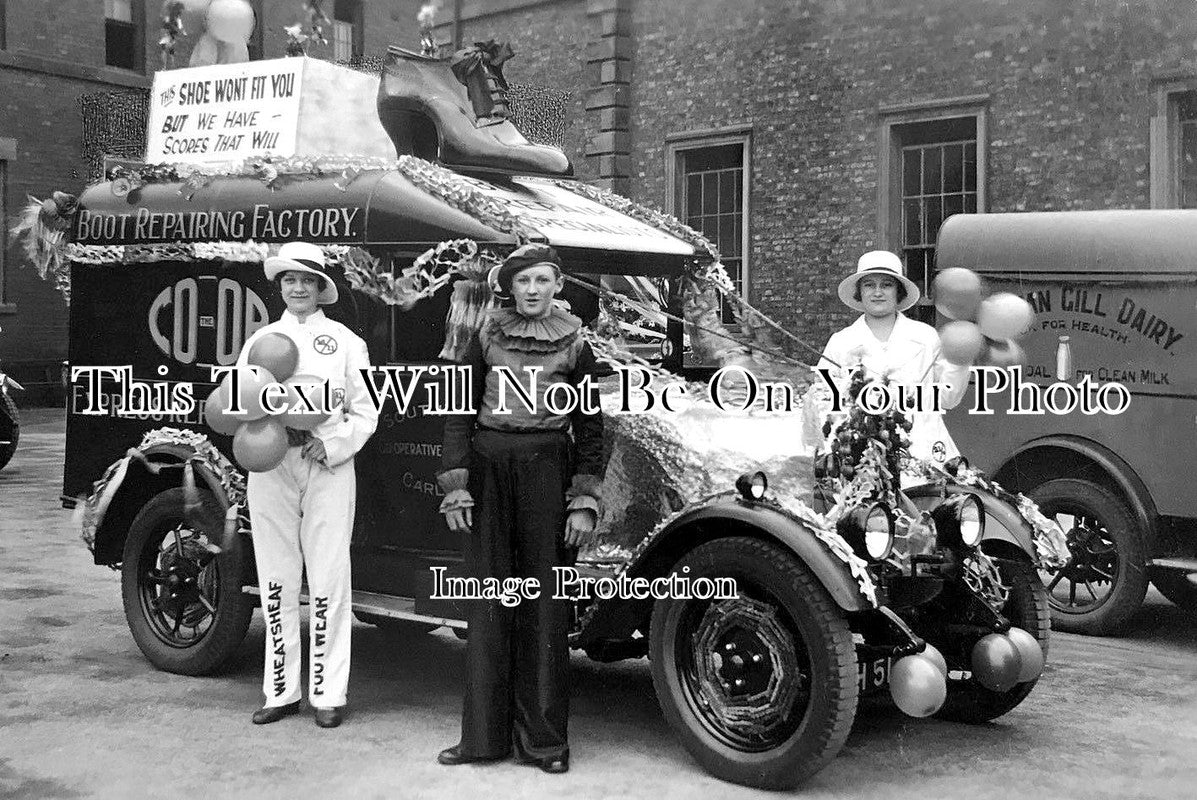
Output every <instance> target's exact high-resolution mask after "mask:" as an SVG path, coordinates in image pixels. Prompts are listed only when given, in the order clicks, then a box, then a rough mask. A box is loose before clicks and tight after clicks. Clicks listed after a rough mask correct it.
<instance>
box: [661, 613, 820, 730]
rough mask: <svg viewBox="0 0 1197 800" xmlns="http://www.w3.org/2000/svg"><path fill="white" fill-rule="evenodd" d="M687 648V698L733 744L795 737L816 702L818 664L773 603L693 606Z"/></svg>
mask: <svg viewBox="0 0 1197 800" xmlns="http://www.w3.org/2000/svg"><path fill="white" fill-rule="evenodd" d="M684 624H687V625H689V626H692V627H691V635H690V636H687V637H683V638H682V639H681V643H680V644H679V649H681V650H682V651H683V652H681V653H679V660H680V661H681V662H682V663H681V664H680V666H682V670H681V674H682V675H683V677H684V686H685V689H686V694H687V699H688V701H689V702H690V703H691V707H692V710H693V711H694V713H695V714H696V716H698V717H699V718H700V719H701V720H702V721H703V723H704V725H705V726H706V727H707V728H708V729H709V730H710V731H711V733H713V734H715V735H716V736H717V737H718V738H720V739H721V740H723V741H724V742H725V743H726V744H728V745H730V746H732V747H735V748H736V749H739V750H744V751H748V752H760V751H764V750H769V749H771V748H774V747H776V746H778V745H779V744H780V743H781V742H784V741H785V740H786V739H788V738H789V737H790V736H791V735H792V734H793V732H794V731H795V730H796V728H797V726H798V725H799V723H800V722H801V720H802V717H803V714H804V712H805V710H806V707H807V704H808V703H809V700H810V661H809V655H808V654H807V652H806V649H805V646H804V645H803V643H802V641H801V640H800V639H799V638H798V637H796V636H795V634H794V632H793V631H792V630H791V629H790V628H788V627H787V626H786V625H784V624H783V622H782V620H781V618H780V615H779V613H778V609H777V607H776V606H774V605H773V604H772V603H769V602H764V601H761V600H756V599H752V598H749V597H745V596H740V597H737V598H736V599H733V600H724V601H721V602H717V603H711V604H708V605H706V606H705V608H704V607H703V606H702V605H701V604H698V603H695V604H692V606H691V608H690V609H688V611H687V615H686V620H685V622H684Z"/></svg>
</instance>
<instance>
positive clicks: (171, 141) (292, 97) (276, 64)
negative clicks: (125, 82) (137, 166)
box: [146, 58, 306, 163]
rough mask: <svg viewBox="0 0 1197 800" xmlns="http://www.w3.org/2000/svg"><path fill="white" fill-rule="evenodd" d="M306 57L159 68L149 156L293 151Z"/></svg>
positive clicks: (196, 159)
mask: <svg viewBox="0 0 1197 800" xmlns="http://www.w3.org/2000/svg"><path fill="white" fill-rule="evenodd" d="M305 61H306V59H302V58H282V59H274V60H271V61H250V62H246V63H244V64H220V65H216V66H210V67H199V68H196V69H179V70H162V71H160V72H158V73H156V74H155V75H154V94H153V97H152V98H151V105H150V128H149V137H148V144H147V146H146V161H148V162H151V163H202V162H212V161H239V160H241V159H244V158H247V157H249V156H257V155H266V154H268V153H274V154H291V153H294V152H295V138H296V131H297V130H298V123H299V105H300V103H299V99H300V96H301V92H302V88H303V68H304V63H305Z"/></svg>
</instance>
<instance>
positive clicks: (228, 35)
mask: <svg viewBox="0 0 1197 800" xmlns="http://www.w3.org/2000/svg"><path fill="white" fill-rule="evenodd" d="M253 32H254V10H253V9H252V8H250V5H249V3H247V2H245V0H212V5H210V6H208V33H209V34H210V35H211V36H212V37H213V38H214V39H218V40H220V41H222V42H248V41H249V36H250V34H252V33H253Z"/></svg>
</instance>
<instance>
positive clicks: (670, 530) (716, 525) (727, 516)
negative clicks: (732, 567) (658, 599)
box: [579, 493, 879, 646]
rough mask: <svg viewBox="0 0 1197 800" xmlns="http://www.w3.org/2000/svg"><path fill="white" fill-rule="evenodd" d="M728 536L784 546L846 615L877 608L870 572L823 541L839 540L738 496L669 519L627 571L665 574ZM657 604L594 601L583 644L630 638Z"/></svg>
mask: <svg viewBox="0 0 1197 800" xmlns="http://www.w3.org/2000/svg"><path fill="white" fill-rule="evenodd" d="M727 536H749V537H754V538H759V539H765V540H769V541H773V542H776V543H777V544H779V545H781V546H782V547H784V548H785V549H786V550H788V551H789V552H791V553H793V554H794V556H795V557H797V558H798V559H799V560H801V561H802V562H803V563H804V564H805V565H806V566H807V567H808V568H809V569H810V570H811V572H812V573H814V575H815V577H816V578H817V579H818V581H819V583H820V584H822V586H823V587H824V588H825V589H826V590H827V592H828V594H830V595H831V597H832V599H833V600H834V601H835V603H836V605H838V606H839V607H840V608H841V609H843V610H844V611H845V612H856V611H869V610H872V609H874V608H875V607H876V606H877V605H878V601H879V598H878V597H877V594H876V591H877V590H876V588H875V587H874V586H873V584H872V580H871V578H870V577H869V576H868V574H867V572H863V571H862V572H861V574H860V575H859V577H858V575H857V574H854V572H853V569H852V567H851V566H850V559H845V558H843V557H841V556H840V555H839V554H837V552H836V551H835V549H833V547H832V546H831V545H830V544H829V543H827V542H825V541H823V538H824V537H829V536H830V537H835V538H836V539H838V534H836V533H835V532H834V531H816V530H815V526H814V525H813V524H812V523H810V522H808V521H805V520H803V519H801V518H800V517H799V516H798V515H796V514H794V513H792V512H790V511H788V510H786V509H784V508H782V507H780V506H779V505H776V504H774V503H772V502H769V501H747V500H744V499H742V498H740V497H739V496H738V495H736V494H735V493H728V494H723V495H720V496H717V497H715V498H711V499H710V500H708V501H707V502H705V503H702V504H699V505H696V506H692V507H690V508H688V509H686V510H684V511H682V512H681V513H679V514H677V515H675V516H674V517H672V518H671V519H669V520H668V521H667V522H666V523H665V524H664V525H663V526H662V527H661V528H659V529H658V530H657V531H654V533H653V534H652V535H650V536H649V537H648V538H647V539H646V540H645V541H644V542H642V543H641V545H640V546H638V547H637V548H636V550H635V552H634V553H633V555H632V559H631V560H630V561H629V562H628V563H627V565H626V566H625V567H624V570H623V571H624V572H625V573H626V574H627V575H628V576H629V577H645V578H653V577H657V576H660V575H664V574H666V573H667V572H668V570H669V568H670V567H672V566H673V565H674V564H676V563H677V562H678V560H679V559H681V558H682V556H683V555H685V553H686V552H688V551H690V550H692V549H694V548H695V547H697V546H698V545H701V544H703V543H705V542H708V541H711V540H712V539H719V538H723V537H727ZM840 541H841V542H842V540H840ZM843 548H844V550H843V551H841V552H846V553H847V554H848V555H851V551H850V549H849V548H848V546H847V544H846V543H844V544H843ZM852 558H855V557H854V556H853V557H852ZM855 560H856V561H857V562H859V563H858V569H862V568H863V565H864V562H863V561H860V560H859V559H855ZM653 602H654V601H653V600H651V599H648V600H618V599H616V600H607V601H598V602H596V603H595V604H594V605H593V606H592V607H591V608H590V610H589V611H588V612H587V615H586V616H585V617H584V618H583V620H582V624H581V628H582V630H581V635H580V640H579V644H581V645H583V646H585V643H586V642H588V641H603V640H620V639H626V638H627V637H629V636H631V635H632V633H633V632H634V631H635V630H636V629H637V628H638V627H641V625H642V623H643V621H644V620H645V619H646V618H647V615H648V614H649V613H650V612H651V608H652V603H653Z"/></svg>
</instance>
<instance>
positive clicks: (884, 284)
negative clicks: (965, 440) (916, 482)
mask: <svg viewBox="0 0 1197 800" xmlns="http://www.w3.org/2000/svg"><path fill="white" fill-rule="evenodd" d="M838 293H839V297H840V300H841V301H842V302H843V303H844V305H846V306H848V307H849V308H851V309H854V310H856V311H862V312H864V313H863V314H862V315H861V316H860V317H858V318H857V320H856V321H855V322H853V323H852V324H851V325H849V326H848V327H846V328H844V329H843V330H840V331H837V332H836V333H833V334H832V335H831V338H830V339H828V341H827V346H826V347H825V348H823V359H822V360H820V362H819V366H820V367H832V366H833V365H832V363H831V362H835V364H836V365H838V366H839V367H840V368H842V372H841V373H840V376H839V377H841V378H846V377H847V372H848V371H849V370H850V369H852V368H853V367H855V366H856V365H858V364H861V363H863V364H864V366H865V368H866V369H867V370H868V371H869V372H868V376H869V377H871V378H880V377H881V376H883V375H885V376H888V377H889V379H890V380H891V381H893V382H894V383H898V384H902V385H905V386H908V387H912V388H913V387H915V386H919V385H923V386H926V387H929V386H930V385H931V384H932V383H939V384H943V385H944V390H943V391H942V393H941V396H940V397H941V403H942V406H943V408H944V409H945V410H946V409H949V408H953V407H955V406H956V405H957V404H959V402H960V400H961V399H962V398H963V397H964V393H965V391H966V390H967V389H968V366H967V365H963V366H962V365H958V364H952V363H950V362H949V361H947V360H946V359H945V358H944V357H943V355H942V353H941V350H940V342H939V334H938V333H936V332H935V328H932V327H931V326H930V325H926V324H924V323H922V322H918V321H917V320H913V319H910V318H909V317H907V316H906V315H905V314H903V313H902V312H903V311H905V310H906V309H908V308H910V307H911V306H913V305H914V304H915V303H917V302H918V299H919V288H918V286H916V285H915V284H914V282H912V281H911V280H910V279H908V278H907V277H906V276H905V275H904V274H903V270H902V261H901V259H899V258H898V257H897V256H896V255H894V254H893V253H890V252H888V251H885V250H873V251H870V252H868V253H865V254H864V255H863V256H861V257H860V260H859V261H858V262H857V264H856V272H854V273H853V274H852V275H849V276H848V277H847V278H844V280H842V281H841V282H840V285H839V289H838ZM845 388H846V384H845ZM910 394H913V392H911V393H910ZM930 395H931V393H930V391H924V397H925V398H926V402H927V403H930ZM911 417H912V419H911V422H912V426H911V431H910V454H911V455H912V456H915V457H916V458H921V459H930V460H932V461H936V462H939V463H941V464H942V463H943V462H944V461H947V460H948V459H951V458H954V457H956V456H958V455H959V454H960V451H959V450H958V449H957V448H956V444H955V442H953V441H952V436H951V434H950V433H948V427H947V425H945V424H944V421H943V414H942V413H937V412H934V411H922V412H915V413H913V414H912V415H911Z"/></svg>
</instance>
